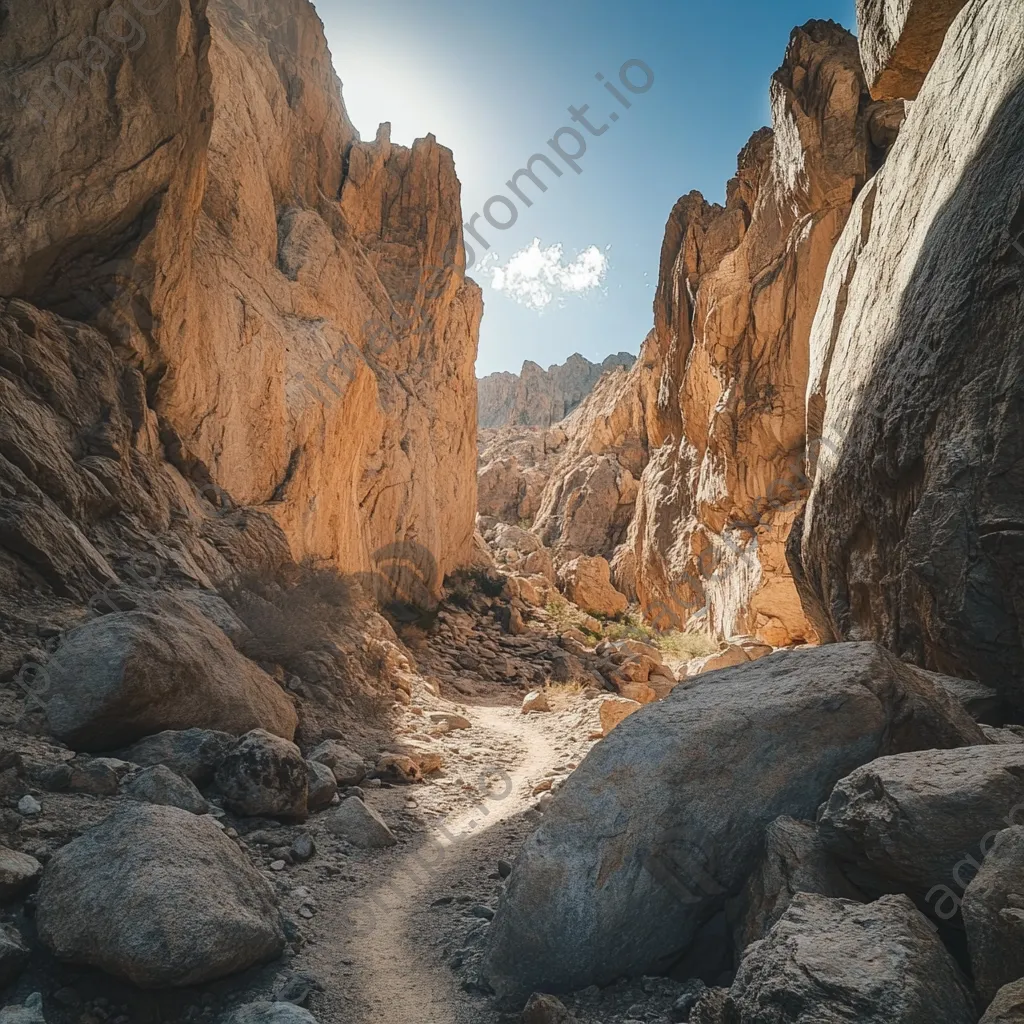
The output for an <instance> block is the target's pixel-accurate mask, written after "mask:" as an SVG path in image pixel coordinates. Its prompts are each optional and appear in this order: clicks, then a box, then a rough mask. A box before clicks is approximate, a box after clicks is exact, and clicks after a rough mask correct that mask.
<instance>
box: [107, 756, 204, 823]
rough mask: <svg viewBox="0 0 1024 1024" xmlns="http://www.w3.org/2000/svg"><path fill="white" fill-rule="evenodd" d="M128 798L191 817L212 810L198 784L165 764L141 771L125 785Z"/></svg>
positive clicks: (125, 793)
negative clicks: (187, 813)
mask: <svg viewBox="0 0 1024 1024" xmlns="http://www.w3.org/2000/svg"><path fill="white" fill-rule="evenodd" d="M124 795H125V796H126V797H128V798H129V799H130V800H139V801H141V802H142V803H147V804H160V805H161V806H163V807H178V808H180V809H181V810H183V811H188V812H189V813H190V814H206V813H207V812H208V811H209V810H210V805H209V804H208V803H207V802H206V799H205V798H204V797H203V795H202V793H200V792H199V790H198V789H196V787H195V785H194V783H192V782H190V781H189V780H188V779H183V778H182V777H181V776H180V775H175V774H174V772H172V771H171V769H170V768H167V767H165V766H164V765H162V764H157V765H153V767H152V768H145V769H143V770H142V771H141V772H139V774H138V775H136V776H135V778H133V779H131V780H130V781H129V782H128V783H127V784H126V785H125V787H124Z"/></svg>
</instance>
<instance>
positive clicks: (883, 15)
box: [857, 0, 967, 100]
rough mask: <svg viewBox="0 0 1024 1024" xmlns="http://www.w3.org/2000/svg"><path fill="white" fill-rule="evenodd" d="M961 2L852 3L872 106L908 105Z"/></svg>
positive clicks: (873, 0) (902, 0) (861, 0)
mask: <svg viewBox="0 0 1024 1024" xmlns="http://www.w3.org/2000/svg"><path fill="white" fill-rule="evenodd" d="M966 2H967V0H857V31H858V34H859V38H860V54H861V60H862V61H863V63H864V74H865V76H866V77H867V80H868V87H869V88H870V89H871V95H872V96H874V98H875V99H876V100H894V99H900V98H902V99H908V100H912V99H914V98H915V97H916V96H917V94H918V93H919V92H920V91H921V86H922V85H923V84H924V79H925V75H927V74H928V71H929V69H930V68H931V66H932V64H933V63H935V58H936V57H937V56H938V54H939V50H940V49H941V48H942V42H943V40H944V39H945V37H946V32H947V31H948V30H949V27H950V25H952V24H953V19H954V18H956V16H957V15H958V14H959V13H960V11H962V10H963V8H964V5H965V4H966Z"/></svg>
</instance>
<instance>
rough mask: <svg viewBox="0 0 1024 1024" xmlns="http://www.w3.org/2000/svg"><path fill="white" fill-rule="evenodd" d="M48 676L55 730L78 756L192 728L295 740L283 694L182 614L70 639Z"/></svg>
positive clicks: (94, 628)
mask: <svg viewBox="0 0 1024 1024" xmlns="http://www.w3.org/2000/svg"><path fill="white" fill-rule="evenodd" d="M46 670H47V679H48V682H49V691H48V693H47V699H46V714H47V718H48V719H49V723H50V729H51V731H52V732H53V733H54V735H55V736H57V737H58V738H59V739H61V740H63V741H64V742H66V743H67V744H69V745H70V746H72V747H74V748H75V749H77V750H110V749H113V748H116V747H120V746H124V745H126V744H129V743H132V742H134V741H136V740H139V739H141V738H142V737H144V736H148V735H150V734H152V733H157V732H161V731H163V730H165V729H189V728H192V727H201V728H206V729H219V730H222V731H224V732H230V733H234V734H240V733H244V732H248V731H249V730H250V729H256V728H266V729H267V730H269V731H270V732H273V733H275V734H277V735H280V736H285V737H287V738H289V739H290V738H291V737H292V736H293V735H294V734H295V726H296V722H297V718H296V714H295V709H294V708H293V707H292V704H291V701H290V700H289V699H288V697H287V696H285V694H284V691H283V690H282V689H281V688H280V687H279V686H278V685H277V684H276V683H275V682H274V680H273V679H271V678H270V676H268V675H267V674H266V673H265V672H263V671H262V670H261V669H259V668H257V667H256V665H254V664H253V663H252V662H251V661H249V660H248V659H246V658H243V657H242V655H241V654H239V653H238V652H237V651H236V650H235V648H234V647H232V646H231V643H230V641H229V640H228V638H227V637H226V636H225V635H224V634H223V633H222V632H221V631H220V630H219V629H217V628H216V627H215V626H212V625H211V624H210V623H208V622H206V621H205V620H203V619H202V618H200V617H199V616H198V615H197V614H195V613H194V612H192V611H191V610H189V609H188V608H186V607H185V606H180V607H179V608H178V610H177V613H176V614H171V613H169V612H160V613H155V612H146V611H135V612H120V613H116V614H111V615H104V616H102V617H100V618H98V619H93V620H91V621H89V622H87V623H85V624H84V625H82V626H79V627H77V628H76V629H73V630H71V632H69V633H68V634H67V635H66V636H65V638H64V641H63V643H62V644H61V645H60V647H59V648H58V649H57V652H56V653H55V654H54V655H53V657H52V658H51V659H50V662H49V664H48V665H47V668H46Z"/></svg>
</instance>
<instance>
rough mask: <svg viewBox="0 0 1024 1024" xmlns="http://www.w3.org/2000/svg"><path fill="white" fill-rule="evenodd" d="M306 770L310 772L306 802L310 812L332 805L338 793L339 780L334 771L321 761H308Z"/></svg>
mask: <svg viewBox="0 0 1024 1024" xmlns="http://www.w3.org/2000/svg"><path fill="white" fill-rule="evenodd" d="M306 771H307V773H308V794H307V797H306V804H307V806H308V807H309V811H310V813H315V812H316V811H322V810H324V808H326V807H330V806H331V804H332V803H334V798H335V797H336V796H337V795H338V782H337V780H336V779H335V778H334V772H332V771H331V769H330V768H328V767H327V765H325V764H321V763H320V762H319V761H307V762H306Z"/></svg>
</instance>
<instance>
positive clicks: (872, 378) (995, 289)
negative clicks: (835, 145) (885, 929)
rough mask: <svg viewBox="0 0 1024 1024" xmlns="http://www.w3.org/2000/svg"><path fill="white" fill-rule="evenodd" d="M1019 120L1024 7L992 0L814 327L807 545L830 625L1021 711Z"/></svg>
mask: <svg viewBox="0 0 1024 1024" xmlns="http://www.w3.org/2000/svg"><path fill="white" fill-rule="evenodd" d="M950 126H955V132H956V143H955V145H953V144H950V137H949V133H950V131H951V127H950ZM1022 132H1024V27H1022V23H1021V19H1020V9H1019V6H1018V5H1017V4H1014V3H1011V2H995V3H983V2H978V0H975V2H971V3H968V4H967V5H966V7H965V8H964V10H963V11H962V12H961V13H960V15H959V17H958V19H957V20H956V21H955V22H954V24H953V27H952V28H951V29H950V32H949V35H948V36H947V38H946V41H945V45H944V47H943V49H942V52H941V54H940V55H939V57H938V60H937V63H936V64H935V66H934V67H933V68H932V70H931V72H930V73H929V75H928V77H927V79H926V81H925V84H924V86H923V87H922V89H921V92H920V95H919V97H918V99H917V101H916V102H915V104H914V106H913V109H912V111H911V116H910V117H909V118H908V120H907V123H906V125H905V126H904V128H903V131H902V133H901V135H900V139H899V141H898V142H897V143H896V145H895V147H894V148H893V150H892V153H891V155H890V157H889V160H888V162H887V163H886V165H885V167H884V168H883V169H882V170H881V171H880V172H879V174H878V175H877V177H876V178H875V179H874V180H873V181H872V182H871V183H870V185H869V186H868V187H867V188H865V190H864V191H863V193H862V194H861V196H860V197H859V199H858V201H857V205H856V207H855V209H854V212H853V215H852V217H851V219H850V223H849V224H848V226H847V229H846V231H845V233H844V235H843V237H842V240H841V242H840V244H839V246H838V248H837V250H836V253H835V255H834V257H833V259H832V263H831V266H830V267H829V273H828V279H827V282H826V285H825V289H824V293H823V296H822V303H821V307H820V309H819V311H818V316H817V318H816V320H815V324H814V330H813V333H812V338H811V377H810V386H809V389H808V400H807V418H808V431H809V434H810V437H811V441H812V445H811V455H812V457H811V459H810V472H811V475H812V476H813V481H814V485H813V490H812V492H811V497H810V499H809V501H808V505H807V512H806V522H805V524H804V526H803V529H802V533H801V532H800V531H797V532H796V533H795V535H794V538H793V561H794V564H795V565H796V567H797V570H798V572H799V573H801V574H802V576H803V593H804V595H805V598H806V603H807V605H808V607H809V608H811V609H813V610H814V617H815V622H816V624H817V625H818V628H819V630H820V631H821V633H822V634H823V636H824V637H826V638H828V639H832V638H834V637H853V636H858V637H873V638H878V639H879V640H881V641H882V642H884V643H885V644H886V645H887V646H889V647H891V648H892V649H893V650H896V651H898V652H899V653H900V654H901V655H902V656H904V657H906V658H909V659H913V660H915V661H917V662H918V663H919V664H923V665H926V666H930V667H936V668H940V669H942V670H948V671H952V672H960V673H963V674H966V675H971V676H974V677H976V678H979V679H981V680H983V681H985V682H988V683H989V684H990V685H992V686H995V687H998V688H1000V689H1001V690H1002V691H1003V692H1004V694H1006V695H1007V696H1010V697H1012V698H1013V699H1014V700H1015V701H1016V702H1018V703H1021V702H1022V701H1024V656H1022V655H1024V651H1022V646H1024V640H1022V637H1024V629H1022V623H1024V617H1022V616H1024V591H1022V589H1021V580H1022V579H1024V542H1022V531H1024V526H1022V524H1024V499H1022V494H1024V475H1022V472H1024V471H1022V467H1024V449H1022V443H1021V432H1020V421H1021V415H1022V413H1024V384H1022V381H1024V366H1022V363H1021V359H1022V346H1021V323H1022V317H1024V251H1022V249H1021V245H1020V235H1021V233H1022V232H1024V205H1022V200H1021V196H1022V190H1024V172H1022V171H1021V168H1020V161H1019V159H1017V156H1016V155H1015V154H1019V146H1020V138H1021V133H1022ZM815 441H816V442H817V443H813V442H815Z"/></svg>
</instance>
